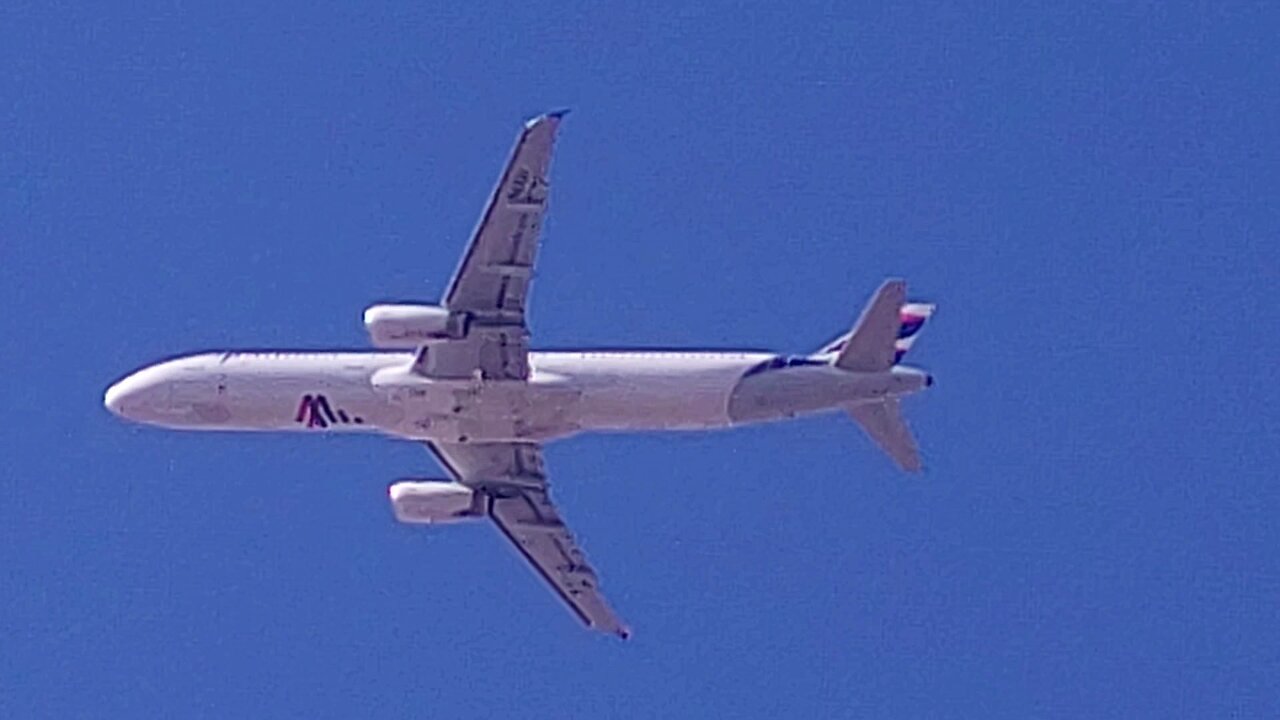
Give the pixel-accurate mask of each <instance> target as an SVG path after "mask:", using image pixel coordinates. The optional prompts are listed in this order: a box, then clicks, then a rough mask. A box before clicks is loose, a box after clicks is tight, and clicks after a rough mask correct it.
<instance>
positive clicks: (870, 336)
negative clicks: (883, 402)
mask: <svg viewBox="0 0 1280 720" xmlns="http://www.w3.org/2000/svg"><path fill="white" fill-rule="evenodd" d="M906 301H907V284H906V283H905V282H903V281H902V280H885V281H884V283H883V284H882V285H880V289H879V290H876V294H875V297H873V298H871V302H869V303H867V307H866V309H864V310H863V311H862V316H861V317H859V318H858V322H857V324H856V325H854V326H853V332H851V333H849V339H848V340H846V341H845V343H844V347H842V348H840V351H839V352H838V353H837V354H836V358H835V361H834V364H835V366H836V367H838V368H842V369H844V370H853V371H857V372H880V371H882V370H888V369H889V368H890V367H891V366H892V365H893V358H894V347H893V344H894V342H895V341H896V340H897V339H898V327H899V326H900V325H901V321H900V320H899V318H898V313H899V311H900V310H901V309H902V305H903V303H905V302H906Z"/></svg>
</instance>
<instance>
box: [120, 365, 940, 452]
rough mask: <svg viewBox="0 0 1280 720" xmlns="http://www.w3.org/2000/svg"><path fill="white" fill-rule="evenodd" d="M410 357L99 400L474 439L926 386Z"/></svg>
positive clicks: (856, 377)
mask: <svg viewBox="0 0 1280 720" xmlns="http://www.w3.org/2000/svg"><path fill="white" fill-rule="evenodd" d="M413 359H414V355H413V353H410V352H385V351H376V352H306V351H298V352H292V351H279V352H270V351H268V352H262V351H253V352H234V351H233V352H222V353H204V354H198V355H190V356H186V357H181V358H177V359H174V360H169V361H165V362H161V363H158V364H155V365H152V366H149V367H146V368H143V369H142V370H139V371H137V372H135V373H133V374H132V375H130V376H128V377H126V378H124V379H123V380H121V381H120V382H118V383H116V384H115V385H113V386H112V387H111V388H110V389H109V390H108V391H107V396H106V404H107V407H108V408H110V409H111V410H112V411H113V412H115V413H117V414H120V415H122V416H125V417H128V418H130V419H133V420H137V421H140V422H145V423H149V424H154V425H161V426H164V427H172V428H189V429H201V430H261V431H272V430H325V431H339V432H359V431H366V432H369V431H372V432H381V433H386V434H389V435H395V436H399V437H405V438H413V439H426V440H437V441H441V442H483V441H507V440H547V439H551V438H556V437H563V436H566V435H571V434H574V433H577V432H583V431H591V430H622V431H625V430H685V429H709V428H718V427H726V426H731V425H735V424H741V423H746V422H759V421H767V420H775V419H781V418H787V417H794V416H795V415H798V414H803V413H811V412H819V411H822V410H827V409H832V408H838V407H844V406H848V405H855V404H858V403H862V402H872V401H877V400H881V399H883V398H885V397H889V396H897V395H904V394H908V393H911V392H915V391H917V390H920V389H922V388H923V387H924V386H925V385H927V384H928V382H929V378H928V376H927V375H926V374H924V373H923V372H920V371H918V370H915V369H912V368H905V367H902V366H895V367H893V368H891V369H890V370H889V371H886V372H880V373H851V372H848V371H845V370H840V369H837V368H833V367H831V366H830V365H829V364H827V363H826V362H825V361H822V360H818V359H813V358H785V357H783V356H778V355H774V354H771V353H762V352H702V351H689V352H683V351H653V352H650V351H569V352H534V353H530V356H529V365H530V377H529V380H528V382H523V381H494V380H478V379H450V380H439V379H427V378H423V377H419V376H417V375H414V374H412V373H409V372H407V370H408V368H409V367H410V366H411V365H412V363H413Z"/></svg>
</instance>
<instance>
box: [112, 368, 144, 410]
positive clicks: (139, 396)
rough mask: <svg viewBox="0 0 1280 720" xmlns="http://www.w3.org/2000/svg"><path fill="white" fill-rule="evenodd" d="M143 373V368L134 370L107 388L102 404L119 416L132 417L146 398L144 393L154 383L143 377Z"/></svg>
mask: <svg viewBox="0 0 1280 720" xmlns="http://www.w3.org/2000/svg"><path fill="white" fill-rule="evenodd" d="M145 373H146V371H145V370H142V371H139V372H136V373H134V374H132V375H130V376H128V377H126V378H124V379H123V380H121V381H120V382H117V383H116V384H115V385H112V386H111V387H109V388H107V392H106V394H104V395H103V396H102V404H103V405H105V406H106V408H107V409H108V410H110V411H111V412H112V413H114V414H116V415H119V416H120V417H123V418H132V417H133V416H134V415H136V414H137V411H138V410H139V409H140V408H141V406H142V404H143V402H144V401H145V400H146V398H145V397H144V395H145V394H146V393H147V391H148V390H149V389H150V388H151V387H152V386H153V385H154V383H152V382H150V381H149V380H148V379H147V378H146V377H143V375H144V374H145Z"/></svg>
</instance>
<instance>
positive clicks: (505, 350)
mask: <svg viewBox="0 0 1280 720" xmlns="http://www.w3.org/2000/svg"><path fill="white" fill-rule="evenodd" d="M563 117H564V113H563V112H557V113H548V114H546V115H541V116H539V117H536V118H534V119H532V120H530V121H529V122H527V123H525V125H524V127H523V128H522V129H521V131H520V135H519V137H517V138H516V144H515V148H514V149H512V151H511V157H510V158H509V159H508V160H507V165H506V168H504V169H503V171H502V176H501V177H500V178H499V179H498V184H497V186H495V187H494V189H493V194H491V195H490V196H489V202H488V204H487V205H486V206H485V209H484V214H482V215H481V216H480V222H479V224H478V225H476V229H475V231H474V232H473V233H472V235H471V242H470V243H469V244H468V245H467V250H466V253H465V254H463V256H462V262H461V263H460V264H459V265H458V269H457V270H456V271H455V272H454V274H453V279H452V280H450V281H449V287H448V289H446V290H445V293H444V300H443V303H442V304H443V305H444V307H446V308H448V309H449V310H451V311H454V312H458V313H464V314H465V315H466V316H467V317H468V318H469V323H468V333H467V337H466V338H463V339H460V340H454V341H448V342H444V343H438V344H434V345H433V346H432V347H430V348H429V349H425V348H424V350H423V351H422V352H420V353H419V357H418V361H417V363H415V366H414V369H415V371H417V372H419V373H421V374H423V375H426V376H428V377H472V376H474V375H475V373H476V371H479V373H480V375H481V377H483V378H486V379H493V380H524V379H527V378H528V375H529V363H528V354H529V341H528V336H529V333H528V323H527V322H526V319H525V311H526V309H527V306H528V300H529V285H530V281H531V280H532V278H533V265H534V260H535V258H536V256H537V252H538V238H539V235H540V231H541V229H542V220H543V217H544V216H545V215H546V210H547V191H548V190H549V185H548V184H547V175H548V171H549V170H550V166H551V150H552V146H553V144H554V141H555V134H556V129H557V128H558V127H559V125H560V120H561V119H562V118H563Z"/></svg>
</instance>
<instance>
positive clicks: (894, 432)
mask: <svg viewBox="0 0 1280 720" xmlns="http://www.w3.org/2000/svg"><path fill="white" fill-rule="evenodd" d="M845 411H846V412H848V413H849V417H851V418H853V419H854V420H855V421H857V423H858V424H859V425H861V426H862V429H863V430H865V431H866V433H867V435H869V436H870V437H871V439H872V440H874V441H875V443H876V445H879V446H880V449H881V450H884V451H885V452H886V453H888V454H889V457H891V458H893V460H894V462H896V463H898V467H901V468H902V469H903V470H906V471H907V472H919V471H920V467H921V464H920V450H919V448H917V446H916V439H915V438H914V437H912V435H911V429H910V428H908V427H907V424H906V423H905V422H903V420H902V413H901V412H900V411H899V408H898V400H897V399H896V398H890V399H888V400H885V401H883V402H878V403H872V404H870V405H850V406H848V407H846V408H845Z"/></svg>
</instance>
